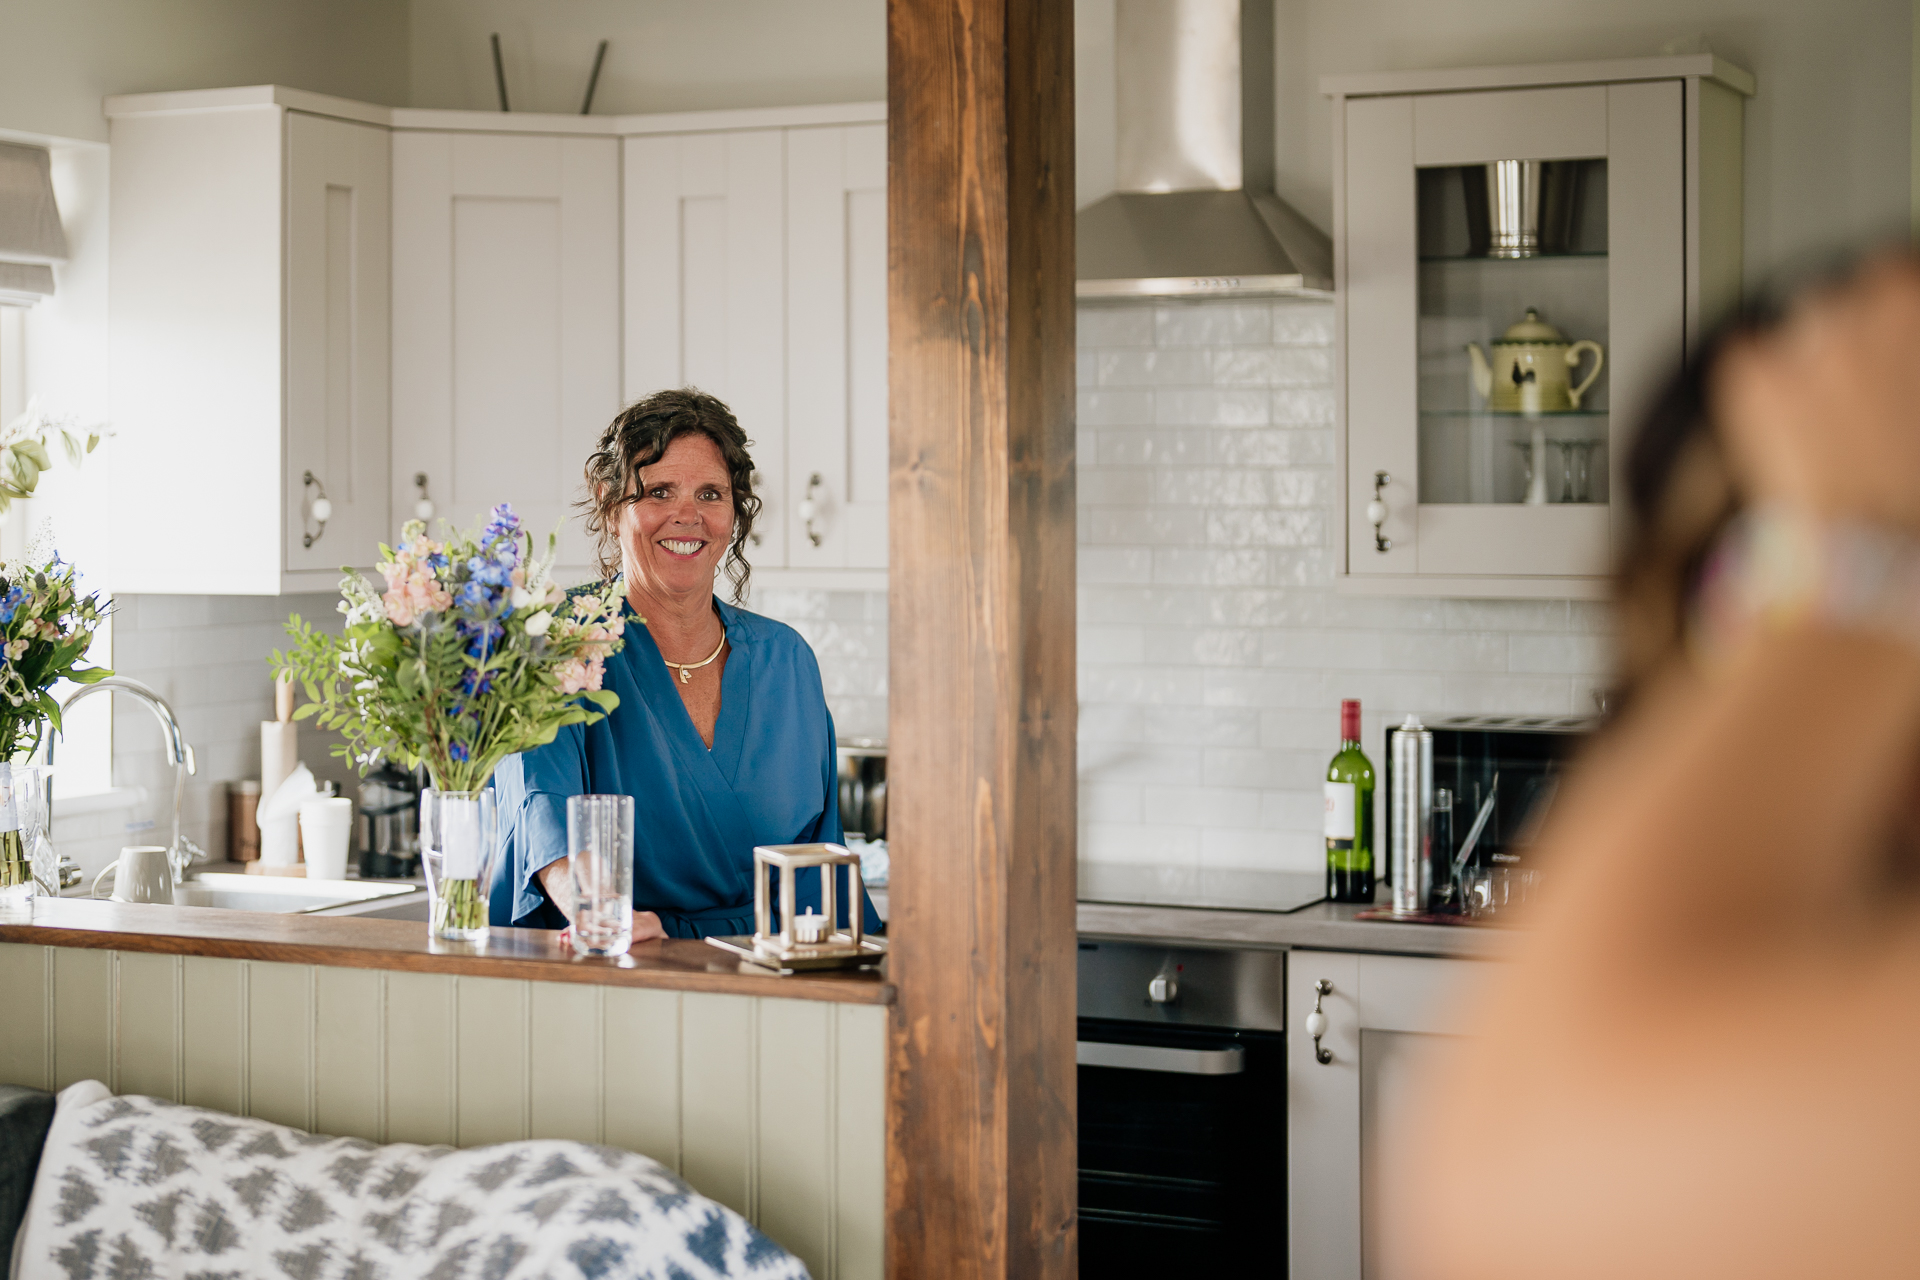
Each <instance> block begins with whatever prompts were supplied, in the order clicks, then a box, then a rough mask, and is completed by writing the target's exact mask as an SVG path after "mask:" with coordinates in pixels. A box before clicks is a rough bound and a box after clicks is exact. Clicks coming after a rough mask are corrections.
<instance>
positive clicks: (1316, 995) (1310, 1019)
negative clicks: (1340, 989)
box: [1307, 978, 1333, 1067]
mask: <svg viewBox="0 0 1920 1280" xmlns="http://www.w3.org/2000/svg"><path fill="white" fill-rule="evenodd" d="M1332 991H1333V984H1332V983H1331V982H1328V981H1327V980H1326V979H1325V978H1321V979H1320V980H1319V981H1317V982H1315V983H1314V984H1313V1012H1312V1013H1310V1014H1308V1015H1307V1034H1308V1035H1310V1036H1312V1037H1313V1060H1314V1061H1315V1062H1317V1063H1319V1064H1320V1065H1321V1066H1323V1067H1324V1066H1326V1065H1327V1064H1328V1063H1329V1062H1332V1061H1333V1050H1331V1049H1324V1048H1322V1047H1321V1046H1320V1037H1321V1036H1324V1035H1325V1034H1327V1015H1326V1014H1324V1013H1322V1012H1320V1001H1321V1000H1322V999H1323V998H1324V997H1325V996H1327V995H1329V994H1331V993H1332Z"/></svg>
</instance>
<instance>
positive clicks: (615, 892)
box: [567, 796, 633, 956]
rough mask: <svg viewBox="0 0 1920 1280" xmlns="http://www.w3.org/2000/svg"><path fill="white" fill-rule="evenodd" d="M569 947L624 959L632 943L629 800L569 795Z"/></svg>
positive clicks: (631, 843) (631, 863)
mask: <svg viewBox="0 0 1920 1280" xmlns="http://www.w3.org/2000/svg"><path fill="white" fill-rule="evenodd" d="M567 850H568V852H569V853H570V854H571V855H572V858H571V860H570V862H569V864H568V865H569V868H570V869H569V873H568V874H569V878H570V879H571V882H572V889H573V949H574V951H576V952H577V953H579V954H581V955H587V956H623V955H625V954H627V949H628V948H629V947H631V946H632V945H633V797H632V796H569V797H568V798H567Z"/></svg>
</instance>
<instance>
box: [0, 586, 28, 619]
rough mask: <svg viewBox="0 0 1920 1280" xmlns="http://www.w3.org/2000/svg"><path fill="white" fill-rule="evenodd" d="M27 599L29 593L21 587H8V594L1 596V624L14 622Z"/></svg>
mask: <svg viewBox="0 0 1920 1280" xmlns="http://www.w3.org/2000/svg"><path fill="white" fill-rule="evenodd" d="M26 598H27V593H26V592H25V591H23V590H21V589H20V588H19V587H8V588H7V593H6V594H5V595H4V596H0V623H7V622H12V621H13V615H14V614H15V613H18V612H19V610H20V604H21V602H22V601H24V600H25V599H26Z"/></svg>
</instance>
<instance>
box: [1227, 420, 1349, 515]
mask: <svg viewBox="0 0 1920 1280" xmlns="http://www.w3.org/2000/svg"><path fill="white" fill-rule="evenodd" d="M1334 453H1335V451H1334V439H1333V432H1331V431H1313V430H1303V429H1300V428H1296V427H1259V428H1245V429H1239V430H1233V429H1227V430H1220V431H1214V432H1212V433H1211V434H1210V439H1209V441H1208V460H1209V461H1211V462H1212V463H1213V464H1214V465H1215V466H1220V467H1330V466H1332V465H1333V462H1334ZM1327 479H1328V481H1329V483H1330V482H1331V481H1332V479H1333V477H1332V476H1331V474H1329V475H1328V477H1327ZM1327 500H1328V501H1329V502H1331V501H1332V493H1331V490H1330V491H1329V496H1328V499H1327Z"/></svg>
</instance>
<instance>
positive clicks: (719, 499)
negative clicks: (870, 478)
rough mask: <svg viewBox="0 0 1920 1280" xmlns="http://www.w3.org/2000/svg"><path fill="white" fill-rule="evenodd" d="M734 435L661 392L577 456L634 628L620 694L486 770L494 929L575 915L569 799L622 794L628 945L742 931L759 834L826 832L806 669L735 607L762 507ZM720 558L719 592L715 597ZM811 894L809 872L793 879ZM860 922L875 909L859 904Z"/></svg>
mask: <svg viewBox="0 0 1920 1280" xmlns="http://www.w3.org/2000/svg"><path fill="white" fill-rule="evenodd" d="M748 443H749V442H748V440H747V435H746V432H745V431H743V430H742V429H741V427H740V424H739V423H738V422H737V421H735V419H734V416H733V414H732V413H731V412H730V411H729V410H728V409H727V406H726V405H724V404H722V403H721V402H720V401H719V400H717V399H715V398H714V397H713V396H710V395H707V394H705V393H704V392H700V391H695V390H693V389H691V388H688V389H682V390H674V391H659V392H655V393H654V394H653V395H651V396H648V397H647V398H646V399H644V400H641V401H639V402H638V403H636V404H634V405H632V406H631V407H629V408H628V409H627V410H626V411H625V412H623V413H622V414H621V415H620V416H619V417H617V418H615V419H614V420H613V422H612V423H611V424H610V425H609V426H608V427H607V429H606V431H605V432H603V433H602V434H601V437H600V443H599V447H598V448H597V449H596V450H595V451H594V453H593V455H592V457H590V458H589V459H588V460H587V466H586V481H587V493H588V498H587V500H586V501H585V502H583V503H582V504H581V505H582V507H583V508H584V509H585V511H586V515H587V528H588V530H589V531H590V532H591V533H592V534H593V535H594V536H595V537H596V538H597V539H598V540H599V544H600V569H601V572H602V573H603V574H604V575H605V576H606V577H607V578H609V579H611V578H615V577H618V578H620V579H621V580H622V583H623V585H624V588H625V591H624V595H625V597H626V608H627V612H628V613H629V615H630V616H631V618H632V620H633V621H635V622H638V623H639V624H641V625H639V626H637V627H629V628H628V630H627V640H628V643H627V646H626V648H625V649H623V650H622V651H621V652H619V653H618V654H615V655H614V656H613V657H611V658H609V659H608V663H607V672H606V678H605V687H606V688H608V689H612V690H613V691H615V692H616V693H618V694H619V696H620V706H619V708H618V709H617V710H616V711H615V712H614V713H613V714H612V715H610V716H609V717H608V718H607V719H606V720H605V721H602V722H601V723H599V724H596V725H591V726H578V725H576V726H571V727H569V728H567V729H564V730H562V731H561V733H560V735H559V736H558V737H557V738H555V739H554V741H553V742H552V743H550V744H548V745H547V746H544V747H540V748H538V749H536V750H534V751H529V752H526V753H525V754H523V755H518V756H510V757H508V758H507V760H505V761H504V762H503V763H502V764H501V766H500V769H499V771H498V773H497V774H496V778H497V785H498V786H499V788H500V800H501V814H502V824H503V826H505V828H506V832H505V843H506V852H507V857H506V858H505V859H504V860H503V863H504V866H503V871H502V875H501V878H500V880H499V881H498V882H497V883H496V885H495V887H494V892H493V910H492V918H493V920H494V922H495V923H498V924H517V925H532V926H546V927H552V928H559V927H562V926H564V925H565V924H566V923H567V921H568V919H569V918H570V914H571V912H570V907H571V903H570V901H569V892H568V875H567V868H568V860H567V854H568V849H567V842H566V802H567V798H568V797H569V796H575V795H583V794H599V795H630V796H632V797H633V798H634V808H635V822H634V835H635V839H634V846H635V848H634V922H633V923H634V935H633V936H634V940H635V941H636V942H639V941H643V940H646V939H649V938H658V937H662V936H668V937H701V936H705V935H708V934H740V933H751V932H752V931H753V849H754V846H755V845H762V844H804V843H810V842H814V841H832V842H836V843H837V842H839V841H840V840H841V839H842V838H843V835H842V831H841V825H840V810H839V798H838V797H839V789H838V787H837V786H836V777H837V770H836V767H835V757H834V731H833V718H832V717H831V716H830V715H829V714H828V712H827V706H826V699H825V696H824V694H823V692H822V689H821V684H820V668H819V664H818V663H817V662H816V661H815V660H814V656H813V651H812V650H811V649H809V648H808V647H807V644H806V641H804V640H802V639H801V638H800V636H799V634H798V633H797V632H795V631H794V630H793V629H792V628H791V627H788V626H786V625H785V624H784V623H780V622H775V621H774V620H773V619H771V618H763V617H761V616H759V615H758V614H754V613H749V612H748V611H747V610H745V609H743V608H740V607H738V606H739V602H740V601H741V600H742V599H744V598H745V596H746V588H747V583H748V581H749V579H750V577H751V574H752V566H750V565H749V564H748V563H747V559H746V555H745V552H744V548H745V546H746V544H747V540H748V537H749V535H750V534H751V533H752V530H753V521H754V517H755V516H756V515H758V514H759V511H760V500H759V499H758V498H756V497H754V495H753V484H752V475H753V459H752V458H751V457H750V456H749V455H748V453H747V445H748ZM723 570H724V572H725V574H726V577H727V579H728V581H729V583H730V584H731V586H732V592H731V594H732V596H733V601H734V602H733V603H731V604H728V603H723V602H721V601H719V600H717V599H715V598H714V592H713V584H714V580H715V578H716V576H718V575H719V574H720V573H721V572H722V571H723ZM796 892H797V895H798V896H799V898H800V902H801V904H802V905H805V904H808V903H811V902H813V901H815V900H816V898H817V895H818V874H817V872H815V873H811V876H809V873H804V872H803V873H802V878H801V880H800V882H799V883H798V885H797V886H796ZM865 912H866V914H865V921H864V923H865V927H866V928H867V929H868V930H871V931H877V930H878V929H879V927H880V921H879V918H878V917H877V915H875V914H874V912H873V909H872V907H871V906H867V907H866V908H865Z"/></svg>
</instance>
